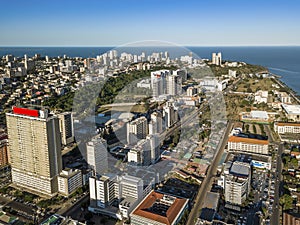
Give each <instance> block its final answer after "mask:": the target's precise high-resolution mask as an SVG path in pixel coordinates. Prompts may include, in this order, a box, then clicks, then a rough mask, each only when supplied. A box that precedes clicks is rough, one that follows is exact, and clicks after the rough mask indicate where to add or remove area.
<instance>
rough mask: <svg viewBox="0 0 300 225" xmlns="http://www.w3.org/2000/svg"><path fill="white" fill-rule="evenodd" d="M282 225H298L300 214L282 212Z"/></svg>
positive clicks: (299, 223)
mask: <svg viewBox="0 0 300 225" xmlns="http://www.w3.org/2000/svg"><path fill="white" fill-rule="evenodd" d="M282 224H283V225H300V214H299V213H293V212H291V213H290V212H283V223H282Z"/></svg>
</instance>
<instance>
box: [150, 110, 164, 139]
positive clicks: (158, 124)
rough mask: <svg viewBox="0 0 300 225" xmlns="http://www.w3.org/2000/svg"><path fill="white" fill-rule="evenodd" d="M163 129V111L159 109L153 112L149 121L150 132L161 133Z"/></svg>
mask: <svg viewBox="0 0 300 225" xmlns="http://www.w3.org/2000/svg"><path fill="white" fill-rule="evenodd" d="M162 131H163V120H162V113H161V112H159V111H157V112H153V113H152V114H151V120H150V123H149V134H156V133H158V134H160V133H161V132H162Z"/></svg>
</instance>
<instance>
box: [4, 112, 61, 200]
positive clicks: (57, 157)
mask: <svg viewBox="0 0 300 225" xmlns="http://www.w3.org/2000/svg"><path fill="white" fill-rule="evenodd" d="M6 121H7V131H8V140H9V149H10V158H11V167H12V182H13V184H15V185H17V186H19V187H22V188H25V189H26V190H27V191H29V192H31V193H34V194H38V195H47V196H53V195H55V194H56V193H57V191H58V182H57V177H58V175H59V173H60V172H61V170H62V158H61V137H60V131H59V121H58V118H57V116H55V115H51V114H49V112H48V110H47V109H29V108H20V107H13V109H12V112H11V113H7V114H6Z"/></svg>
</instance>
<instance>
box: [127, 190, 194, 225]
mask: <svg viewBox="0 0 300 225" xmlns="http://www.w3.org/2000/svg"><path fill="white" fill-rule="evenodd" d="M188 201H189V200H188V199H185V198H178V197H174V196H170V195H166V194H161V193H158V192H155V191H152V192H151V193H150V194H149V195H147V196H146V198H144V200H142V202H141V203H140V204H139V205H138V206H137V207H136V208H135V209H134V211H133V212H132V213H131V215H130V217H131V224H132V225H145V224H155V225H176V224H178V222H179V221H180V219H181V217H182V215H183V213H184V211H185V209H187V207H188Z"/></svg>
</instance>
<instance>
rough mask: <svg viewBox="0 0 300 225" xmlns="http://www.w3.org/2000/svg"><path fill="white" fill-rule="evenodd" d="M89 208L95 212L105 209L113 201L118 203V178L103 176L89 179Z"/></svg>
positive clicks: (115, 176) (111, 175)
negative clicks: (98, 209)
mask: <svg viewBox="0 0 300 225" xmlns="http://www.w3.org/2000/svg"><path fill="white" fill-rule="evenodd" d="M89 187H90V207H91V208H92V209H93V210H94V211H96V209H97V208H98V207H99V208H106V207H107V206H109V205H111V204H112V203H113V202H114V201H115V200H116V201H119V199H120V196H119V188H120V187H119V180H118V176H117V175H114V174H108V175H103V176H95V177H90V179H89Z"/></svg>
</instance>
